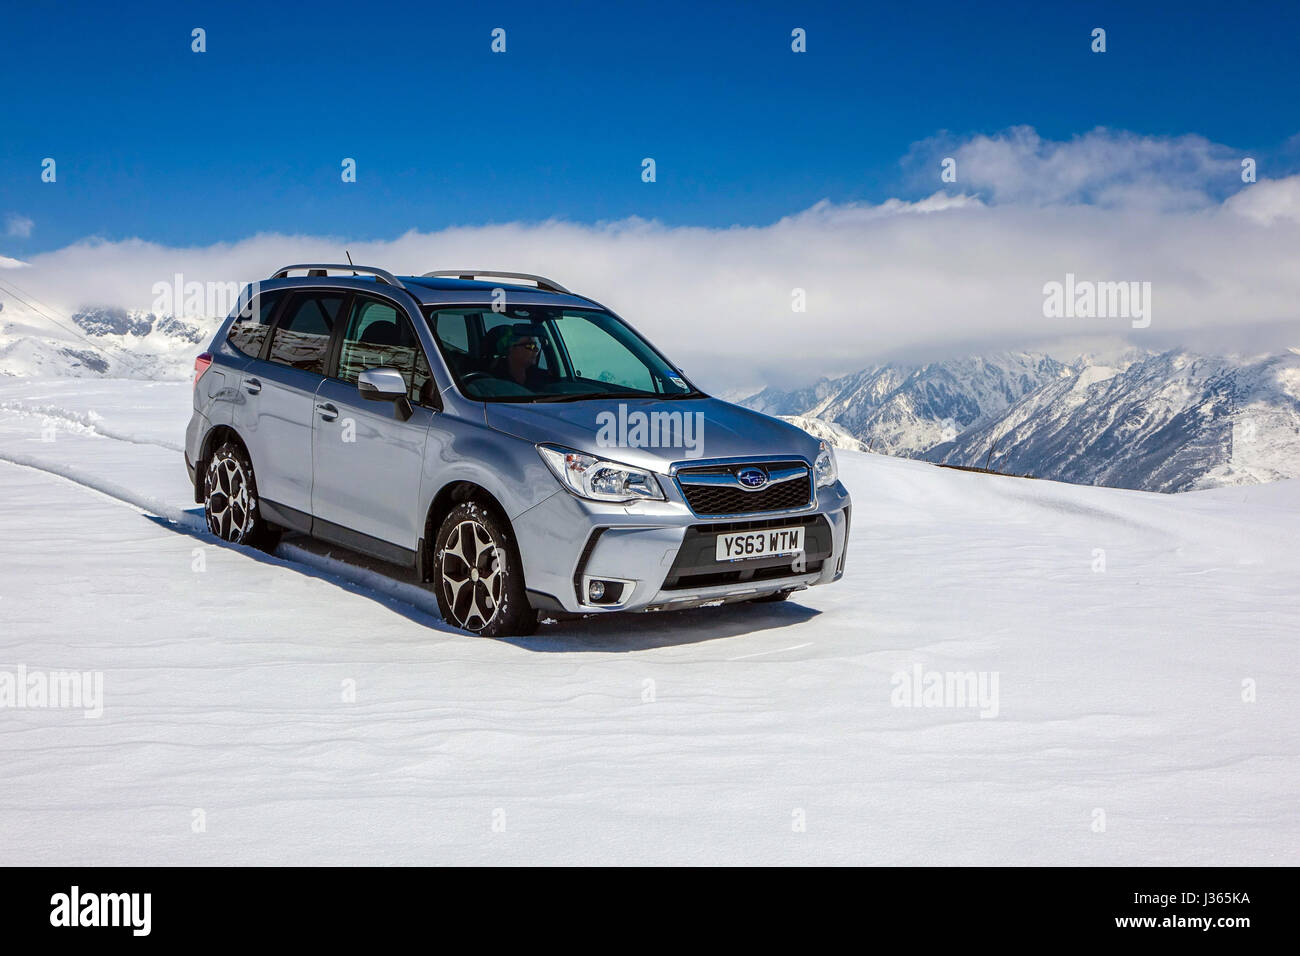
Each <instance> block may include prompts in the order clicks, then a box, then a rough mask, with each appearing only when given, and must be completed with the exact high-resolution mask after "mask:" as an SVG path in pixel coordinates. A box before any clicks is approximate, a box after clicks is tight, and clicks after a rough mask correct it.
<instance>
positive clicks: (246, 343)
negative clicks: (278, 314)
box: [226, 291, 284, 358]
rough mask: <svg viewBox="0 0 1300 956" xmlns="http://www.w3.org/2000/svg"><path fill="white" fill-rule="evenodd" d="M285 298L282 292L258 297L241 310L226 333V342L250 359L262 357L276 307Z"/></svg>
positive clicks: (267, 293)
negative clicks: (263, 346) (263, 345)
mask: <svg viewBox="0 0 1300 956" xmlns="http://www.w3.org/2000/svg"><path fill="white" fill-rule="evenodd" d="M283 298H284V292H282V291H277V292H263V293H262V294H261V295H259V296H257V298H255V299H254V300H253V301H252V302H250V303H249V304H248V305H247V307H245V308H244V309H241V310H240V313H239V316H238V317H237V318H236V319H235V321H234V324H233V325H231V326H230V331H229V332H227V333H226V341H227V342H229V343H230V344H231V345H233V346H234V347H235V348H236V349H238V350H239V351H241V352H243V353H244V354H245V355H247V356H248V357H249V358H257V357H258V356H260V355H261V354H262V344H263V343H264V342H265V341H266V333H267V332H268V331H269V330H270V328H271V318H272V316H274V315H275V307H276V306H277V305H279V304H280V300H281V299H283Z"/></svg>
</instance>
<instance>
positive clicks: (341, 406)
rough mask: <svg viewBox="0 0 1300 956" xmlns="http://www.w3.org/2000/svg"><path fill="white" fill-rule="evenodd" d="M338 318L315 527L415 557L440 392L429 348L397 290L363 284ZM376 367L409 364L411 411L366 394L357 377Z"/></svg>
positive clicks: (321, 407)
mask: <svg viewBox="0 0 1300 956" xmlns="http://www.w3.org/2000/svg"><path fill="white" fill-rule="evenodd" d="M340 322H342V323H343V327H342V334H341V335H340V337H339V344H338V359H337V366H336V371H335V374H334V375H333V376H331V377H330V378H328V379H326V380H325V382H324V383H323V384H322V385H321V386H320V389H319V390H318V391H317V393H316V415H315V420H314V429H315V437H314V440H313V443H312V449H313V452H312V453H313V456H314V457H313V460H314V462H315V467H314V473H315V482H314V484H313V486H312V515H313V516H314V519H315V520H314V521H313V529H314V530H313V533H315V534H317V535H319V536H321V537H326V538H332V539H333V540H337V541H340V542H341V543H344V544H350V545H351V546H353V547H358V548H360V549H361V550H367V551H370V552H372V553H374V554H378V555H379V556H381V557H385V558H388V559H389V560H395V561H410V560H412V559H413V558H414V551H415V549H416V545H417V543H418V542H419V540H420V538H421V537H423V535H424V515H423V514H421V513H420V510H419V504H420V482H421V477H422V475H423V471H424V460H425V454H424V453H425V444H426V442H427V440H428V432H429V425H430V424H431V422H432V420H433V416H434V414H435V412H434V411H433V408H432V406H433V405H434V404H436V401H437V391H436V388H435V387H434V385H433V380H432V378H431V376H430V373H429V362H428V357H427V356H426V355H425V354H424V350H423V348H422V347H421V346H420V341H419V339H418V338H417V337H416V335H415V329H414V327H413V326H412V324H411V317H410V315H409V314H408V313H407V310H406V308H405V307H404V306H403V305H401V304H399V303H398V302H397V301H396V300H394V299H389V298H387V297H384V296H379V295H371V294H368V293H357V294H356V295H355V296H354V297H353V299H352V302H351V304H350V306H349V307H348V309H347V314H346V315H345V316H344V317H343V318H341V319H340ZM368 368H395V369H397V370H398V371H399V372H401V373H402V377H403V378H404V379H405V380H406V385H407V395H408V398H409V401H410V408H411V412H412V414H411V416H410V418H407V419H405V420H403V417H402V413H401V412H400V411H399V409H398V408H397V406H396V405H395V403H393V402H391V401H372V400H369V399H365V398H362V397H361V394H360V393H359V392H358V391H357V377H358V376H359V375H360V374H361V372H363V371H364V370H366V369H368ZM349 533H355V534H360V535H363V536H364V539H358V538H355V537H353V536H352V535H351V534H349Z"/></svg>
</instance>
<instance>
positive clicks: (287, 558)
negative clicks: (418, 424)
mask: <svg viewBox="0 0 1300 956" xmlns="http://www.w3.org/2000/svg"><path fill="white" fill-rule="evenodd" d="M185 514H186V516H187V517H189V518H191V519H192V521H191V525H192V526H189V527H187V526H186V525H183V524H177V523H176V522H173V521H170V520H168V519H166V518H160V517H157V516H154V515H146V517H147V518H148V519H149V520H150V521H153V522H154V523H155V524H158V525H159V526H161V527H164V528H167V529H168V530H170V531H175V532H177V533H179V534H185V535H188V536H190V537H193V538H195V539H196V540H201V541H203V542H204V543H205V544H210V545H212V546H214V547H225V548H231V549H234V550H238V551H240V552H242V553H243V554H245V555H247V556H248V557H251V558H253V559H254V560H255V561H261V562H264V563H266V564H274V565H276V566H278V567H284V568H289V569H292V570H294V571H297V572H298V573H300V574H303V575H306V576H307V577H311V578H316V579H317V580H321V581H328V582H329V583H331V584H333V585H335V586H337V587H339V588H340V589H342V590H344V591H347V592H348V593H350V594H355V595H358V596H359V597H364V598H368V599H370V600H372V601H375V602H376V603H378V604H381V605H383V606H384V607H385V608H387V609H389V610H390V611H392V612H393V613H395V614H399V615H401V616H402V617H404V618H406V619H407V620H409V621H412V622H413V623H416V624H419V625H421V626H423V627H428V628H431V629H433V630H436V631H439V632H440V633H443V634H448V635H459V636H462V637H464V638H466V639H467V640H482V638H478V637H475V636H474V635H473V634H470V633H469V632H467V631H462V630H460V629H459V628H456V627H452V626H451V625H449V624H447V623H446V622H445V621H444V620H443V619H442V617H441V615H440V614H439V613H438V602H437V598H436V597H435V596H434V595H433V593H432V592H431V591H429V590H428V588H427V587H425V586H424V585H423V584H422V583H421V582H420V580H419V578H418V576H417V575H416V573H415V571H414V569H407V568H402V567H398V566H396V565H392V564H388V563H386V562H384V561H380V560H378V559H377V558H371V557H369V556H367V555H363V554H358V553H356V552H353V551H348V550H346V549H344V548H340V547H337V546H335V545H331V544H328V543H326V542H323V541H319V540H317V539H315V538H311V537H308V536H307V535H303V534H297V533H293V532H286V533H285V535H284V537H283V539H282V541H281V544H280V547H279V548H277V549H276V553H275V554H267V553H266V552H264V551H259V550H257V549H256V548H251V547H248V546H246V545H237V544H230V543H228V542H225V541H222V540H220V539H219V538H217V537H215V536H214V535H212V534H211V533H210V532H208V530H207V528H206V527H205V525H204V523H203V521H204V519H203V509H202V508H191V509H187V510H186V512H185ZM309 561H311V562H319V564H317V563H308V562H309ZM354 576H355V577H354ZM390 589H391V590H390ZM820 613H821V612H820V611H818V610H816V609H814V608H809V607H804V606H803V605H801V604H799V603H798V594H797V593H796V594H795V595H794V596H792V597H791V598H788V599H787V600H785V601H780V602H775V603H764V604H751V603H737V604H729V605H726V606H722V607H699V608H689V609H686V610H681V611H654V612H649V613H638V612H633V613H611V614H592V615H587V616H584V617H565V618H561V619H559V620H556V619H553V618H548V617H546V615H543V623H542V624H541V625H540V626H539V627H538V629H537V633H536V634H532V635H529V636H528V637H507V638H498V640H500V641H501V642H502V643H508V644H512V645H514V646H516V647H519V648H521V649H523V650H528V651H535V652H538V653H620V652H624V653H625V652H630V651H643V650H653V649H655V648H661V647H672V646H675V645H685V644H698V643H701V642H704V641H711V640H722V639H725V638H729V637H737V636H739V635H742V634H750V633H754V632H756V631H765V630H773V629H778V628H783V627H790V626H792V625H796V624H802V623H804V622H805V621H808V620H810V619H812V618H814V617H816V616H817V615H818V614H820Z"/></svg>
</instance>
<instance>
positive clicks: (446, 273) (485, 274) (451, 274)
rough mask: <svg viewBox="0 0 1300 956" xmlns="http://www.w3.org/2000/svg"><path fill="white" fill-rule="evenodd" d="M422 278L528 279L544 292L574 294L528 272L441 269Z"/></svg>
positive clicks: (554, 282)
mask: <svg viewBox="0 0 1300 956" xmlns="http://www.w3.org/2000/svg"><path fill="white" fill-rule="evenodd" d="M421 278H423V279H434V278H456V279H526V280H527V281H529V282H536V283H537V288H539V289H541V290H542V291H543V292H560V293H563V294H564V295H573V293H572V292H570V291H569V290H568V289H566V288H565V287H564V286H562V285H560V284H559V283H558V282H556V281H555V280H554V279H548V278H546V276H535V275H532V274H531V273H528V272H496V271H494V270H491V269H487V270H482V269H439V270H438V271H437V272H426V273H425V274H424V275H423V276H421Z"/></svg>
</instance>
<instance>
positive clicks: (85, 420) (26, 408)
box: [0, 399, 185, 453]
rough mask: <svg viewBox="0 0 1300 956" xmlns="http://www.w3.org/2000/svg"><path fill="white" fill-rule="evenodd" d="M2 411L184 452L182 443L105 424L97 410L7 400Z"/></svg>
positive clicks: (100, 434) (103, 435) (116, 439)
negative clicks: (50, 420) (79, 409)
mask: <svg viewBox="0 0 1300 956" xmlns="http://www.w3.org/2000/svg"><path fill="white" fill-rule="evenodd" d="M0 411H6V412H14V413H16V414H19V415H29V416H32V417H35V418H44V419H47V420H48V419H51V418H53V419H55V420H57V421H63V422H67V423H68V424H70V425H74V426H76V427H77V428H78V429H79V430H80V431H81V433H82V434H91V435H95V436H98V437H100V438H111V439H113V440H114V441H122V442H129V443H131V444H132V445H153V446H155V447H158V448H164V449H166V450H167V451H174V452H182V453H183V452H184V451H185V449H184V448H183V447H181V446H180V445H178V444H176V443H174V442H169V441H163V440H161V439H158V438H146V437H142V436H139V435H132V434H130V433H129V432H123V431H119V430H118V429H116V428H113V427H112V426H111V425H105V424H104V421H103V419H102V418H101V417H100V416H99V415H97V414H96V413H95V412H93V411H92V412H76V411H73V410H72V409H70V408H63V407H61V406H59V405H29V404H27V403H26V402H18V401H13V400H12V399H11V400H7V401H0Z"/></svg>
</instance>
